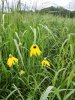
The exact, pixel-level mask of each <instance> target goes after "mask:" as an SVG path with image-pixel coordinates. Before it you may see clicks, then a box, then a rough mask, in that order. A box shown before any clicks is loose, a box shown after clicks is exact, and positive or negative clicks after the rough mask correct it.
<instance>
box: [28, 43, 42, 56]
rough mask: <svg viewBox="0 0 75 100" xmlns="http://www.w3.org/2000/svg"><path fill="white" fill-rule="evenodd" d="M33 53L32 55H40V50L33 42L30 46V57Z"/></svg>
mask: <svg viewBox="0 0 75 100" xmlns="http://www.w3.org/2000/svg"><path fill="white" fill-rule="evenodd" d="M33 55H34V56H40V55H41V51H40V49H39V47H38V45H36V44H33V45H32V46H31V48H30V57H32V56H33Z"/></svg>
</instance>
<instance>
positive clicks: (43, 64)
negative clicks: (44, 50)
mask: <svg viewBox="0 0 75 100" xmlns="http://www.w3.org/2000/svg"><path fill="white" fill-rule="evenodd" d="M42 66H47V67H50V63H49V61H48V60H46V59H44V60H43V61H42Z"/></svg>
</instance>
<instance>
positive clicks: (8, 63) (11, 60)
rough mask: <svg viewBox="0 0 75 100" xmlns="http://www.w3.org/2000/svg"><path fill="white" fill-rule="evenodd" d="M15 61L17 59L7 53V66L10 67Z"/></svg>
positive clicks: (16, 61)
mask: <svg viewBox="0 0 75 100" xmlns="http://www.w3.org/2000/svg"><path fill="white" fill-rule="evenodd" d="M15 63H18V59H17V58H15V57H13V56H12V55H9V58H8V60H7V65H8V66H9V67H12V66H13V65H15Z"/></svg>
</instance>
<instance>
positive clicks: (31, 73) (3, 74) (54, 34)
mask: <svg viewBox="0 0 75 100" xmlns="http://www.w3.org/2000/svg"><path fill="white" fill-rule="evenodd" d="M2 16H4V18H3V17H2ZM0 20H1V21H0V22H1V23H0V100H73V99H75V95H74V94H75V18H73V19H70V18H63V17H58V16H56V17H55V16H53V15H50V14H48V13H47V14H43V15H42V14H40V13H32V12H30V13H28V12H26V13H19V12H13V13H9V14H5V15H0ZM33 42H36V43H37V45H38V46H39V48H40V50H41V51H42V55H41V56H39V57H34V56H33V57H30V47H31V45H32V44H33ZM9 54H12V55H13V56H15V57H16V58H18V65H14V66H13V68H11V69H10V68H9V67H8V66H7V59H8V57H9ZM44 58H47V59H48V61H49V62H50V65H51V66H50V68H42V66H41V62H42V60H43V59H44ZM21 70H23V71H24V72H25V74H23V75H20V74H19V73H20V71H21Z"/></svg>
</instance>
